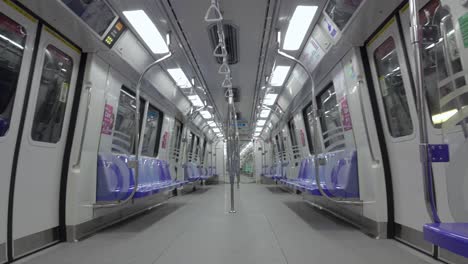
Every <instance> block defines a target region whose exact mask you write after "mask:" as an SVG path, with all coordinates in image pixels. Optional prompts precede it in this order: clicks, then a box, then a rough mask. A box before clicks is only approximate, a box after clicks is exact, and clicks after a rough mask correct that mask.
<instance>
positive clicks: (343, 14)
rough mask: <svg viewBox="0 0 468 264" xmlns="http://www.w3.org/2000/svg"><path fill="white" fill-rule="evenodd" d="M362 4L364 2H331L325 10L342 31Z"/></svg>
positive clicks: (338, 0)
mask: <svg viewBox="0 0 468 264" xmlns="http://www.w3.org/2000/svg"><path fill="white" fill-rule="evenodd" d="M361 2H362V0H330V1H329V2H328V5H327V7H326V8H325V13H327V15H328V16H329V17H330V18H331V19H332V20H333V22H334V23H335V24H336V25H337V26H338V28H339V29H340V30H343V28H344V27H345V26H346V24H347V23H348V21H349V19H351V17H352V16H353V14H354V12H355V11H356V9H357V8H358V7H359V5H360V4H361Z"/></svg>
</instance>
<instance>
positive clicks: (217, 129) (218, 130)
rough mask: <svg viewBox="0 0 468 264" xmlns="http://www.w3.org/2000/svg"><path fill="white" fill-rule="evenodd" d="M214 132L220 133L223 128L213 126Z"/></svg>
mask: <svg viewBox="0 0 468 264" xmlns="http://www.w3.org/2000/svg"><path fill="white" fill-rule="evenodd" d="M213 132H215V133H217V134H218V133H221V130H220V129H219V128H213Z"/></svg>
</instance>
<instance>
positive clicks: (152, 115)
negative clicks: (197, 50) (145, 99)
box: [141, 105, 163, 157]
mask: <svg viewBox="0 0 468 264" xmlns="http://www.w3.org/2000/svg"><path fill="white" fill-rule="evenodd" d="M162 120H163V118H162V112H160V111H159V110H158V109H156V108H155V107H153V106H152V105H149V106H148V113H147V115H146V120H145V122H146V126H145V131H144V134H143V146H142V150H141V154H142V155H144V156H149V157H157V156H158V151H159V140H160V137H161V128H162Z"/></svg>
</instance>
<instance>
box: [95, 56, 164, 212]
mask: <svg viewBox="0 0 468 264" xmlns="http://www.w3.org/2000/svg"><path fill="white" fill-rule="evenodd" d="M170 57H172V52H171V51H169V53H168V54H166V55H165V56H163V57H162V58H160V59H158V60H156V61H155V62H153V63H151V64H150V65H148V66H147V67H146V68H145V70H144V71H143V72H142V73H141V75H140V78H139V79H138V83H137V86H136V88H135V100H136V109H135V145H136V148H135V149H136V155H135V156H136V160H135V161H134V162H131V163H130V162H129V165H130V167H133V169H135V174H134V176H133V177H134V181H133V182H134V183H135V188H133V190H132V193H131V194H130V195H129V196H128V197H127V199H125V200H123V201H118V202H115V203H107V204H94V205H93V207H94V208H112V207H116V206H122V205H125V204H127V203H128V202H130V201H131V200H133V197H134V196H135V194H136V192H137V190H138V178H139V174H140V168H139V167H140V166H139V160H140V151H139V150H140V148H139V146H140V144H141V143H142V142H141V141H140V89H141V83H142V82H143V78H144V77H145V74H146V73H147V72H148V71H149V70H151V69H152V68H153V67H154V66H156V65H159V63H161V62H163V61H165V60H167V59H169V58H170Z"/></svg>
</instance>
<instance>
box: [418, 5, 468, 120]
mask: <svg viewBox="0 0 468 264" xmlns="http://www.w3.org/2000/svg"><path fill="white" fill-rule="evenodd" d="M419 14H420V21H421V24H424V25H430V26H434V27H436V28H439V30H438V31H437V34H438V36H437V38H436V39H437V40H438V41H437V42H436V43H424V44H423V47H424V49H423V60H424V64H423V66H424V77H425V80H426V81H425V85H426V91H427V94H426V96H427V101H428V106H429V111H430V113H431V117H432V118H431V119H432V123H433V124H434V126H435V127H438V128H440V127H442V124H446V125H447V126H448V127H451V126H455V125H457V124H459V123H460V122H461V121H463V115H460V110H461V109H462V108H464V107H465V106H466V105H468V94H467V93H464V92H461V93H459V92H460V91H461V90H462V89H464V87H466V80H465V76H464V75H461V76H459V77H457V78H453V76H454V74H457V73H460V72H462V71H463V65H462V61H461V59H460V49H459V47H458V44H457V34H455V28H454V25H453V22H452V19H450V11H449V10H448V9H447V8H446V7H444V6H442V5H441V3H440V1H439V0H432V1H430V2H429V3H428V4H427V5H426V6H424V7H423V8H422V9H421V10H420V11H419ZM442 21H445V24H444V23H442ZM451 79H453V80H451ZM449 80H451V81H449Z"/></svg>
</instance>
